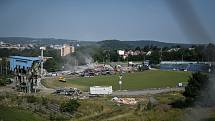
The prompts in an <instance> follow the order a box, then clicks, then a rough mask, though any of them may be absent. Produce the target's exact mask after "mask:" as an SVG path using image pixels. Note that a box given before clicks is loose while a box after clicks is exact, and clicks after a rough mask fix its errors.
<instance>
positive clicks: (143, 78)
mask: <svg viewBox="0 0 215 121" xmlns="http://www.w3.org/2000/svg"><path fill="white" fill-rule="evenodd" d="M190 75H191V72H183V71H163V70H148V71H144V72H135V73H126V74H123V77H122V79H121V80H122V89H123V90H137V89H146V88H163V87H175V86H176V85H177V84H178V83H179V82H186V81H187V80H188V78H189V76H190ZM66 81H67V82H66V83H65V82H59V81H58V80H57V79H47V80H44V81H43V84H44V85H45V86H47V87H51V88H57V87H76V88H80V89H82V90H88V89H89V87H90V86H113V89H114V90H119V75H118V74H116V75H105V76H103V75H101V76H95V77H76V78H72V79H70V78H67V79H66Z"/></svg>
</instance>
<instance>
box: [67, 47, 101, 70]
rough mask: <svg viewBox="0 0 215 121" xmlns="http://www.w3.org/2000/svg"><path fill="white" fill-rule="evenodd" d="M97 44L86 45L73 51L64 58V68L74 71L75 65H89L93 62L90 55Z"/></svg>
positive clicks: (94, 50)
mask: <svg viewBox="0 0 215 121" xmlns="http://www.w3.org/2000/svg"><path fill="white" fill-rule="evenodd" d="M97 47H98V46H86V47H82V48H79V49H78V50H77V51H76V52H75V53H73V54H71V55H68V56H66V57H65V58H64V69H65V70H70V71H75V70H77V66H80V65H90V64H92V63H93V58H92V56H93V55H94V53H95V52H96V48H97Z"/></svg>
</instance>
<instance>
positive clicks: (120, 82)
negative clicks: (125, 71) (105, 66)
mask: <svg viewBox="0 0 215 121" xmlns="http://www.w3.org/2000/svg"><path fill="white" fill-rule="evenodd" d="M121 79H122V75H121V74H120V76H119V90H120V91H121V90H122V80H121Z"/></svg>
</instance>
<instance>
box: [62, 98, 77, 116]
mask: <svg viewBox="0 0 215 121" xmlns="http://www.w3.org/2000/svg"><path fill="white" fill-rule="evenodd" d="M79 106H80V103H79V102H78V101H77V100H74V99H72V100H69V101H68V102H63V103H62V104H61V105H60V110H61V111H62V112H69V113H74V112H75V111H77V109H78V107H79Z"/></svg>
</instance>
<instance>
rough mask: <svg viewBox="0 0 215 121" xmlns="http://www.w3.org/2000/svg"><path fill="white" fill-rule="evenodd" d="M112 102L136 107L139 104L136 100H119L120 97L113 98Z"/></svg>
mask: <svg viewBox="0 0 215 121" xmlns="http://www.w3.org/2000/svg"><path fill="white" fill-rule="evenodd" d="M112 101H114V102H116V103H118V104H126V105H135V104H137V102H138V101H136V100H135V98H118V97H114V98H112Z"/></svg>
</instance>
